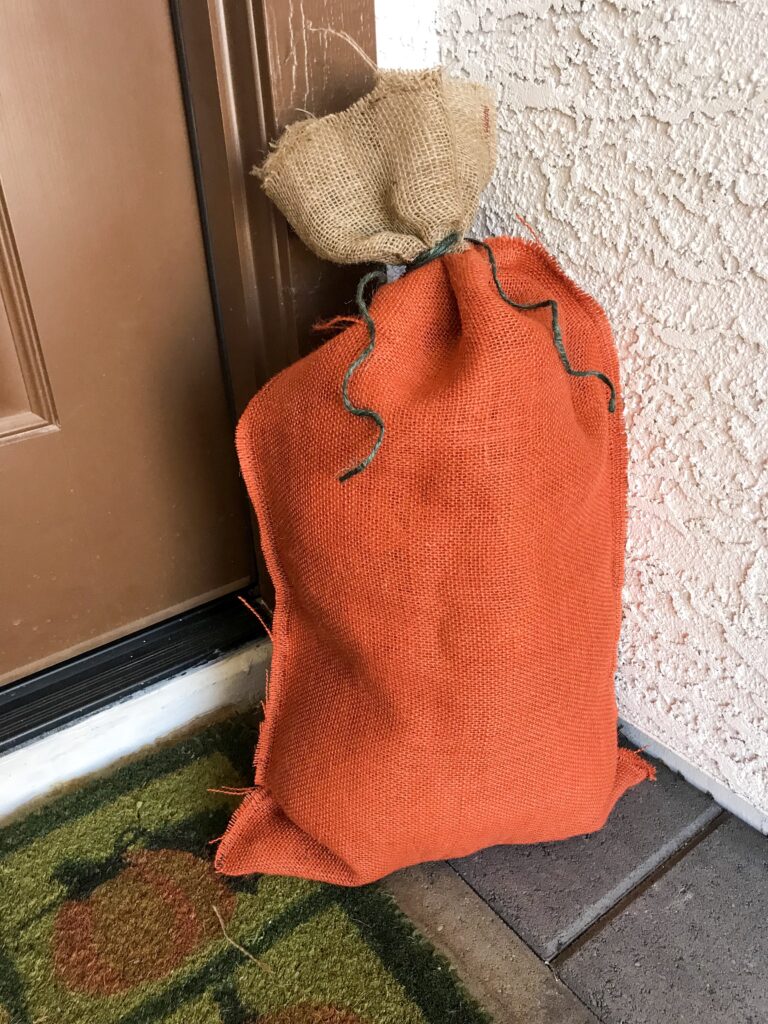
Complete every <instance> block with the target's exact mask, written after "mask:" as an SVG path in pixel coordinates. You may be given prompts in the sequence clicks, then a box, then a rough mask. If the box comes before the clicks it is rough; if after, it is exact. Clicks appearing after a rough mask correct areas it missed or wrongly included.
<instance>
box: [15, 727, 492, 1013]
mask: <svg viewBox="0 0 768 1024" xmlns="http://www.w3.org/2000/svg"><path fill="white" fill-rule="evenodd" d="M253 745H254V736H253V731H252V730H251V728H250V727H249V725H248V724H247V723H246V721H245V720H243V719H240V718H238V719H231V720H228V721H226V722H223V723H219V724H217V725H214V726H211V727H210V728H208V729H206V730H204V731H203V732H200V733H198V734H196V735H194V736H192V737H191V738H188V739H185V740H183V741H181V742H179V743H177V744H176V745H175V746H172V747H166V748H164V749H161V750H157V751H155V752H153V753H152V754H150V755H149V756H147V757H146V758H144V759H143V760H141V761H136V762H133V763H131V764H129V765H127V766H125V767H123V768H120V769H118V770H116V771H115V772H114V773H113V774H111V775H109V776H107V777H105V778H101V779H97V780H95V781H91V782H89V783H88V784H86V785H84V786H82V787H81V788H79V789H77V790H75V791H72V792H69V793H68V794H66V795H64V796H61V797H59V798H58V799H57V800H55V801H54V802H51V803H48V804H46V805H44V806H43V807H41V808H40V809H39V810H36V811H34V812H33V813H31V814H29V815H28V816H27V817H26V818H23V819H21V820H18V821H16V822H14V823H12V824H10V825H8V826H6V827H5V828H3V829H2V830H1V831H0V1024H53V1022H55V1024H150V1022H152V1024H155V1022H163V1024H449V1022H455V1024H481V1022H486V1021H488V1017H487V1016H486V1014H485V1013H484V1012H483V1011H482V1010H481V1009H480V1008H479V1007H478V1006H477V1005H476V1004H475V1003H473V1002H472V1000H471V999H470V997H469V996H468V995H467V994H466V993H465V992H464V991H463V990H462V988H461V986H460V984H459V982H458V980H457V979H456V977H455V975H454V974H453V971H452V968H451V967H450V966H449V965H448V963H447V961H445V960H444V959H443V958H442V957H441V956H440V955H439V954H438V953H436V951H435V950H434V949H433V948H432V947H431V946H430V945H429V944H428V942H427V941H426V940H425V939H424V938H423V937H422V936H420V935H419V934H418V933H417V932H416V931H415V929H414V928H413V927H412V925H411V924H410V922H408V920H407V919H406V918H404V917H403V916H402V915H401V914H400V912H399V911H398V909H397V907H396V906H395V904H394V902H393V901H392V899H391V898H390V897H389V896H388V895H387V894H386V893H385V892H383V891H382V890H381V889H380V888H377V887H375V886H365V887H362V888H359V889H346V888H340V887H336V886H332V885H324V884H321V883H317V882H308V881H303V880H300V879H295V878H280V877H275V876H267V875H261V876H259V875H256V876H249V877H246V878H224V877H223V876H221V875H217V874H215V873H214V871H213V864H212V856H213V847H212V846H210V845H208V840H209V839H210V838H211V837H212V836H218V835H220V834H221V833H222V832H223V831H224V828H225V826H226V824H227V820H228V818H229V815H230V813H231V810H232V804H233V800H234V799H235V798H232V797H227V796H224V795H222V794H219V793H211V792H208V790H209V789H211V788H217V787H222V786H223V787H238V786H242V785H244V784H245V780H246V779H247V778H248V777H249V776H250V771H251V769H250V753H251V750H252V748H253ZM383 824H384V827H386V823H383Z"/></svg>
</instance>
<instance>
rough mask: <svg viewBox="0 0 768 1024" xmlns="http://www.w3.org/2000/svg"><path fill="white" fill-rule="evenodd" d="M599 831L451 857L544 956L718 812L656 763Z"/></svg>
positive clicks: (580, 929)
mask: <svg viewBox="0 0 768 1024" xmlns="http://www.w3.org/2000/svg"><path fill="white" fill-rule="evenodd" d="M656 767H657V773H658V774H657V780H656V782H654V783H647V782H644V783H641V785H639V786H636V787H635V788H634V789H631V790H630V791H629V792H628V793H626V794H625V795H624V796H623V797H622V799H621V800H620V801H619V803H618V804H617V806H616V808H615V809H614V811H613V813H612V814H611V817H610V818H609V820H608V823H607V825H606V826H605V828H603V829H602V830H601V831H600V832H596V833H593V834H592V835H590V836H581V837H579V838H576V839H567V840H565V841H564V842H560V843H541V844H539V845H538V846H497V847H493V848H492V849H490V850H484V851H482V852H481V853H477V854H474V855H473V856H471V857H465V858H463V859H462V860H457V861H453V862H452V865H453V866H454V867H455V868H456V870H457V871H458V872H459V873H460V874H461V876H462V878H464V879H465V880H466V881H467V882H468V883H469V884H470V885H471V886H472V888H473V889H474V890H475V891H476V892H477V893H478V894H479V895H480V896H482V898H483V899H484V900H485V901H486V902H487V903H488V904H489V906H491V907H492V908H493V910H495V911H496V913H497V914H499V915H500V916H501V917H502V918H503V920H504V921H505V922H506V923H507V924H508V925H509V926H510V927H511V928H514V930H515V931H516V932H517V933H518V935H520V936H521V937H522V938H523V939H524V940H525V941H526V942H527V943H528V945H529V946H530V947H531V948H532V949H533V950H535V951H536V952H537V953H538V954H539V956H541V957H542V958H543V959H544V960H551V959H552V957H554V956H555V955H556V954H557V953H558V952H559V951H560V950H561V949H563V948H564V947H565V946H567V945H568V944H569V943H570V942H572V941H573V940H574V939H575V938H576V937H577V936H578V935H580V934H581V933H582V932H583V931H585V930H586V929H587V928H588V927H589V926H590V925H591V924H592V923H593V922H594V921H596V920H597V919H598V918H599V917H601V916H602V915H603V914H604V913H606V912H607V911H608V910H609V909H610V908H611V907H612V906H614V905H615V904H616V903H617V902H618V901H619V900H620V899H621V898H622V897H623V896H624V895H626V893H627V892H629V891H630V890H631V889H633V888H634V887H635V886H636V885H638V884H639V883H640V882H641V881H642V880H643V879H644V878H646V877H647V876H648V875H649V874H651V872H652V871H654V870H655V869H656V868H657V867H658V866H659V864H661V863H663V861H665V860H666V859H667V858H668V857H670V856H671V855H672V854H673V853H674V852H675V851H676V850H678V849H679V848H680V847H681V846H682V845H683V844H684V843H685V842H687V841H688V840H689V839H690V838H691V837H692V836H694V835H696V834H697V833H698V832H700V831H701V830H702V829H703V828H705V827H706V826H707V825H708V824H709V822H710V821H712V820H713V819H714V818H715V817H716V816H717V815H718V814H719V813H720V808H719V807H718V806H717V805H716V804H715V803H714V801H713V800H712V799H711V798H710V797H708V796H706V795H705V794H703V793H700V792H699V791H698V790H695V789H693V787H692V786H689V785H688V783H687V782H685V780H684V779H682V778H681V777H680V776H679V775H675V774H674V773H673V772H670V771H669V769H667V768H665V767H664V766H663V765H660V764H657V766H656Z"/></svg>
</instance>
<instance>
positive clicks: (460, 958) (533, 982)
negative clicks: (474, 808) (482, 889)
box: [385, 863, 598, 1024]
mask: <svg viewBox="0 0 768 1024" xmlns="http://www.w3.org/2000/svg"><path fill="white" fill-rule="evenodd" d="M385 885H386V887H387V889H389V891H390V892H391V893H392V894H393V895H394V897H395V899H396V900H397V902H398V904H399V906H400V909H401V910H402V911H403V913H404V914H406V915H407V916H408V917H409V918H410V919H411V921H413V923H414V924H415V925H416V927H417V928H418V929H419V930H420V931H421V932H422V934H424V935H426V937H427V938H428V939H429V940H430V942H431V943H432V944H433V945H434V946H436V947H437V948H438V949H439V950H440V951H441V952H442V953H443V954H444V955H445V956H446V957H447V958H448V959H449V960H450V961H451V963H452V964H453V965H454V967H455V968H456V971H457V972H458V974H459V977H460V978H461V980H462V981H463V982H464V985H465V986H466V988H467V989H468V991H469V992H470V993H471V994H472V995H473V996H474V997H475V999H476V1000H477V1001H478V1002H479V1003H480V1005H481V1006H483V1007H484V1008H485V1009H486V1010H487V1011H488V1013H489V1014H490V1015H491V1017H492V1019H493V1022H494V1024H598V1021H597V1020H596V1018H595V1017H594V1016H593V1014H592V1013H590V1012H589V1010H587V1009H586V1008H585V1007H584V1006H583V1005H582V1004H581V1003H580V1002H579V1000H578V999H577V998H576V996H574V995H573V993H572V992H570V991H569V990H568V989H567V988H566V987H565V985H563V983H562V982H561V981H559V980H558V979H557V978H556V977H555V975H554V974H553V972H552V971H551V970H550V969H549V968H548V967H547V966H546V965H545V964H543V963H542V962H541V961H540V960H539V959H538V958H537V957H536V956H534V954H533V953H532V952H531V951H530V949H528V947H527V946H526V945H525V943H523V942H522V941H521V940H520V939H519V938H518V937H517V936H516V935H515V934H514V932H513V931H511V930H510V929H509V928H508V927H507V926H506V925H505V924H504V922H503V921H501V920H499V918H498V917H497V916H496V915H495V914H494V913H493V911H492V910H490V909H489V908H488V907H487V906H486V904H485V903H483V901H482V900H481V899H480V897H479V896H477V895H476V893H474V892H473V891H472V889H470V887H469V886H468V885H467V883H466V882H464V881H463V880H462V879H461V878H460V877H459V876H458V875H457V874H456V872H455V871H453V870H452V869H451V868H450V867H449V866H448V865H447V864H442V863H439V864H422V865H419V866H418V867H415V868H408V869H407V870H405V871H398V872H397V874H395V875H390V877H389V878H388V879H387V880H386V882H385Z"/></svg>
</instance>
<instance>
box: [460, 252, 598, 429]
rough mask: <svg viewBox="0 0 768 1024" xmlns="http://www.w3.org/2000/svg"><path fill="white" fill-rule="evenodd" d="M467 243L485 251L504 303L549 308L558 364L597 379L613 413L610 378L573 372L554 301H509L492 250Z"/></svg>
mask: <svg viewBox="0 0 768 1024" xmlns="http://www.w3.org/2000/svg"><path fill="white" fill-rule="evenodd" d="M467 241H468V242H471V243H472V244H473V245H479V246H481V247H482V248H483V249H485V253H486V255H487V257H488V262H489V263H490V265H491V274H492V275H493V283H494V284H495V285H496V291H497V292H498V293H499V295H500V296H501V298H502V299H503V300H504V301H505V302H506V303H508V304H509V305H510V306H512V308H513V309H522V310H527V309H546V308H547V307H549V309H550V310H551V312H552V341H553V342H554V345H555V348H556V349H557V354H558V355H559V356H560V362H561V363H562V364H563V369H564V370H565V372H566V373H568V374H570V376H571V377H597V379H598V380H601V381H602V382H603V384H605V386H606V387H607V388H608V391H609V392H610V397H609V399H608V412H611V413H612V412H615V411H616V388H615V387H614V386H613V381H612V380H611V378H610V377H608V376H607V375H606V374H604V373H602V372H601V371H600V370H574V368H573V367H572V366H571V363H570V360H569V359H568V353H567V352H566V351H565V345H564V344H563V335H562V333H561V331H560V317H559V315H558V310H557V303H556V302H555V300H554V299H544V300H543V301H542V302H515V300H514V299H511V298H510V297H509V295H507V293H506V292H505V291H504V289H503V288H502V286H501V281H500V280H499V271H498V267H497V265H496V257H495V256H494V255H493V249H492V248H491V247H490V245H488V243H487V242H481V241H480V239H478V238H468V239H467Z"/></svg>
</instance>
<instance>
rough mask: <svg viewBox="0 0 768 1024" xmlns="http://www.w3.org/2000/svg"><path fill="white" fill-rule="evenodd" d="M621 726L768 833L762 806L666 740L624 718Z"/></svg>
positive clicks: (688, 779) (631, 739) (636, 741)
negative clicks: (718, 779)
mask: <svg viewBox="0 0 768 1024" xmlns="http://www.w3.org/2000/svg"><path fill="white" fill-rule="evenodd" d="M619 726H620V728H621V731H622V732H623V733H624V735H625V736H626V737H627V739H628V740H629V742H630V743H633V744H634V745H635V746H637V747H644V748H645V749H646V750H647V751H648V753H649V754H650V755H651V757H655V758H658V760H659V761H661V762H662V763H663V764H665V765H666V766H667V768H671V769H672V771H673V772H678V773H679V774H680V775H682V776H683V778H684V779H685V780H686V782H690V784H691V785H692V786H694V787H695V788H696V789H700V790H701V791H702V792H704V793H709V795H710V796H711V797H712V799H713V800H714V801H715V803H718V804H720V806H721V807H723V808H724V809H725V810H726V811H730V812H731V814H733V815H734V816H735V817H737V818H741V820H742V821H745V822H746V823H747V824H748V825H751V826H752V828H756V829H757V830H758V832H763V833H765V834H766V835H768V813H766V812H765V811H761V810H760V808H759V807H755V806H753V805H752V804H751V803H749V801H748V800H745V799H744V797H741V796H738V795H737V794H736V793H734V792H732V791H731V790H730V789H728V787H727V786H724V785H723V783H722V782H718V781H717V779H713V778H712V777H711V776H710V775H707V773H706V772H703V771H701V769H700V768H697V767H696V766H695V765H692V764H691V763H690V762H689V761H686V759H685V758H684V757H682V756H681V755H680V754H677V753H675V751H674V750H670V748H669V747H665V746H664V744H663V743H659V742H658V740H654V739H652V738H651V737H650V736H648V735H647V734H646V733H644V732H643V731H642V729H638V728H636V727H635V726H634V725H631V724H630V723H629V722H625V721H623V720H620V721H619Z"/></svg>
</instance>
